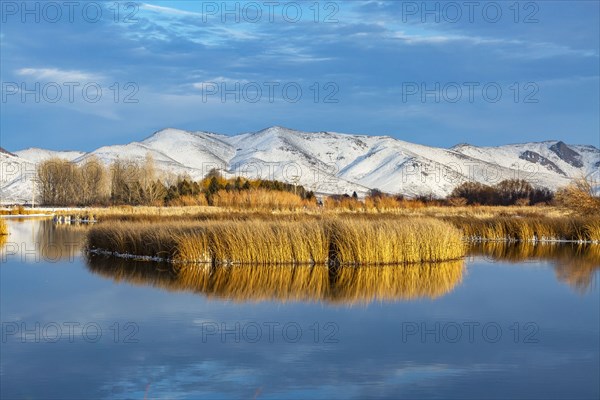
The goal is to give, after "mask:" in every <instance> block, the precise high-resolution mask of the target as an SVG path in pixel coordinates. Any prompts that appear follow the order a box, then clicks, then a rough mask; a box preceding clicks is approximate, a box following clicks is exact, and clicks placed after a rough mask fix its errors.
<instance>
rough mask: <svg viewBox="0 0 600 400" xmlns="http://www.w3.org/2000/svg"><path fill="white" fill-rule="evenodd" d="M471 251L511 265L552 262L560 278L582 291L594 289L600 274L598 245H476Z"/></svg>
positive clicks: (496, 243)
mask: <svg viewBox="0 0 600 400" xmlns="http://www.w3.org/2000/svg"><path fill="white" fill-rule="evenodd" d="M470 252H471V254H473V255H484V256H487V257H490V258H492V259H494V260H498V261H507V262H511V263H519V262H524V261H531V260H539V261H550V262H552V263H553V264H554V270H555V272H556V276H557V278H558V279H559V280H560V281H563V282H565V283H567V284H569V285H570V286H572V287H573V288H574V289H576V290H577V291H580V292H585V291H587V290H588V289H589V288H590V287H591V285H592V282H593V278H594V274H595V273H596V272H597V271H600V245H598V244H576V243H567V244H558V243H543V244H542V243H535V242H519V243H506V242H484V243H477V244H473V245H472V247H471V250H470Z"/></svg>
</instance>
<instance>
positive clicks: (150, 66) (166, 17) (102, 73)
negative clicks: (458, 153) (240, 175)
mask: <svg viewBox="0 0 600 400" xmlns="http://www.w3.org/2000/svg"><path fill="white" fill-rule="evenodd" d="M599 4H600V2H598V1H533V2H531V1H522V2H519V1H517V2H513V1H496V2H483V1H474V2H466V1H457V2H437V1H428V2H422V1H415V2H413V1H308V2H300V1H297V2H279V1H264V2H262V1H257V2H234V1H232V2H228V3H224V2H221V1H216V2H213V1H197V2H192V1H157V2H148V3H141V2H114V1H110V2H105V3H104V2H79V1H74V2H71V3H69V2H62V1H57V2H35V1H29V2H21V1H18V2H13V1H2V2H0V6H1V9H0V12H1V16H0V18H1V25H0V26H1V32H0V52H1V54H0V75H1V76H0V80H1V81H2V99H1V102H0V107H1V110H0V128H1V137H0V138H1V143H0V146H2V147H4V148H6V149H8V150H11V151H16V150H20V149H24V148H28V147H43V148H48V149H54V150H67V149H69V150H83V151H90V150H93V149H95V148H98V147H100V146H104V145H111V144H124V143H128V142H131V141H139V140H143V139H144V138H146V137H148V136H150V135H151V134H152V133H153V132H155V131H158V130H160V129H163V128H166V127H174V128H180V129H187V130H202V131H212V132H218V133H224V134H237V133H242V132H248V131H257V130H260V129H263V128H266V127H269V126H273V125H280V126H285V127H288V128H293V129H298V130H304V131H334V132H344V133H355V134H368V135H390V136H393V137H396V138H398V139H402V140H406V141H410V142H415V143H421V144H426V145H431V146H439V147H450V146H453V145H455V144H458V143H471V144H475V145H484V146H493V145H501V144H507V143H521V142H529V141H543V140H559V139H560V140H563V141H565V142H567V143H573V144H593V145H596V146H600V115H599V114H600V111H599V110H600V82H599V72H600V64H599V52H600V39H599V38H600V30H599V24H600V6H599Z"/></svg>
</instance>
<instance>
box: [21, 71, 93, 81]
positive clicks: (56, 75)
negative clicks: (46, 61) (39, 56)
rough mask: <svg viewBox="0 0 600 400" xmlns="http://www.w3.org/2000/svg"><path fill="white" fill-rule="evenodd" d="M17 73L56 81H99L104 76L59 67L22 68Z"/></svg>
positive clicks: (42, 79)
mask: <svg viewBox="0 0 600 400" xmlns="http://www.w3.org/2000/svg"><path fill="white" fill-rule="evenodd" d="M16 73H17V75H21V76H31V77H33V78H35V79H38V80H41V81H56V82H97V81H100V80H102V76H100V75H97V74H93V73H89V72H85V71H78V70H62V69H58V68H21V69H18V70H17V71H16Z"/></svg>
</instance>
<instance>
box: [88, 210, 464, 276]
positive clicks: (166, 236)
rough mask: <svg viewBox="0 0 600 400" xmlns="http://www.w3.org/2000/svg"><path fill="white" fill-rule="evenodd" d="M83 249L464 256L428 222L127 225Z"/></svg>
mask: <svg viewBox="0 0 600 400" xmlns="http://www.w3.org/2000/svg"><path fill="white" fill-rule="evenodd" d="M88 247H89V248H90V249H92V250H93V249H102V250H108V251H111V252H115V253H119V254H130V255H136V256H149V257H160V258H163V259H168V260H173V261H176V262H181V263H185V262H211V263H214V264H252V265H257V264H322V263H326V262H327V261H333V262H336V263H341V264H358V265H367V264H392V263H413V262H437V261H444V260H451V259H458V258H460V257H462V256H463V255H464V251H465V249H464V244H463V242H462V236H461V234H460V232H459V231H458V230H457V229H455V228H453V227H452V226H451V225H450V224H448V223H445V222H441V221H436V220H433V219H428V218H420V219H411V218H403V219H399V220H395V221H385V220H370V219H324V220H321V219H312V220H305V221H283V220H274V221H265V220H245V221H238V220H230V221H196V222H188V223H185V224H174V223H165V222H163V223H154V224H147V223H130V224H124V223H120V224H112V225H110V226H103V225H100V226H97V227H93V228H92V229H91V230H90V232H89V234H88Z"/></svg>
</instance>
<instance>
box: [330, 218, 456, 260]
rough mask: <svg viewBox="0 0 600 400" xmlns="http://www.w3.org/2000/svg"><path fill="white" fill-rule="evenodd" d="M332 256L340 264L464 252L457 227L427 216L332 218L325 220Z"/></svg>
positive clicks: (451, 257) (432, 257)
mask: <svg viewBox="0 0 600 400" xmlns="http://www.w3.org/2000/svg"><path fill="white" fill-rule="evenodd" d="M328 228H329V230H330V238H331V250H332V252H333V254H332V257H335V260H336V261H337V262H339V263H340V264H356V265H368V264H395V263H399V262H403V263H416V262H437V261H445V260H455V259H458V258H460V257H462V256H463V255H464V251H465V250H464V243H463V241H462V235H461V233H460V231H459V230H458V229H456V228H454V227H452V226H451V225H449V224H448V223H445V222H442V221H438V220H434V219H428V218H404V219H396V220H387V219H385V220H379V221H377V220H357V219H349V218H344V219H335V220H332V221H330V222H329V223H328Z"/></svg>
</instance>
